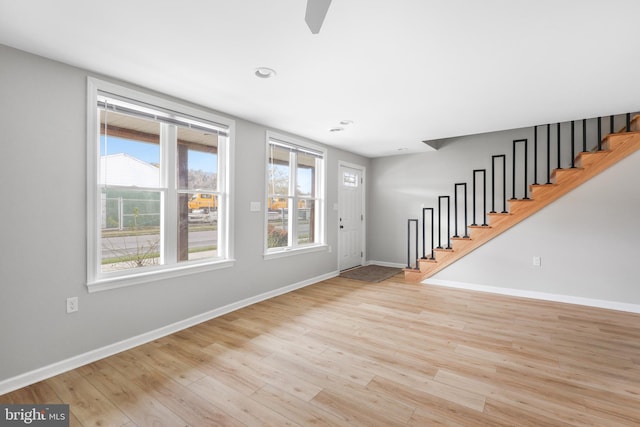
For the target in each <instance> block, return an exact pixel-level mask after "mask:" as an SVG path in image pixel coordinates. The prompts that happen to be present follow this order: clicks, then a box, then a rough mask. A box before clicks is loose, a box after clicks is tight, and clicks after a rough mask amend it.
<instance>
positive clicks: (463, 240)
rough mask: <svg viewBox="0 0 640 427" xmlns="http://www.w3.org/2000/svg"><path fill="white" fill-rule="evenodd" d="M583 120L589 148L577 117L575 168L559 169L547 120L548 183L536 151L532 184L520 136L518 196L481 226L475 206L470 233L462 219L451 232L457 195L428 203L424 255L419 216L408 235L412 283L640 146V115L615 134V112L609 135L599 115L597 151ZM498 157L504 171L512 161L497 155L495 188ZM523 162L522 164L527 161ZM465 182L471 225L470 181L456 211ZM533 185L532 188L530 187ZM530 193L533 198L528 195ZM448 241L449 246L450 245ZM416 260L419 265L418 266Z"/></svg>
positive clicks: (483, 172)
mask: <svg viewBox="0 0 640 427" xmlns="http://www.w3.org/2000/svg"><path fill="white" fill-rule="evenodd" d="M582 123H583V139H584V140H583V151H582V152H580V153H579V154H578V155H577V156H573V152H574V144H575V142H574V140H573V135H574V122H571V135H572V138H571V144H572V146H571V152H572V157H573V159H572V161H571V167H568V168H560V167H558V168H556V169H554V170H553V171H551V170H550V167H549V163H550V161H549V158H550V157H549V153H550V151H551V147H550V143H549V141H550V138H549V133H550V125H547V151H546V152H547V183H545V184H538V183H537V182H536V181H537V170H535V169H537V158H538V155H537V153H535V151H534V156H536V160H535V162H536V163H535V165H536V166H534V175H535V176H536V179H535V180H534V184H529V185H528V186H527V157H526V153H527V148H526V147H527V142H526V140H516V141H514V150H513V159H514V160H513V175H514V178H513V181H512V182H513V187H514V189H513V195H514V196H513V197H512V198H511V199H509V200H508V201H506V204H507V206H508V211H507V210H506V209H503V212H493V210H494V209H492V212H486V214H485V216H484V218H483V219H484V221H483V222H482V224H481V225H478V224H476V220H475V210H474V215H473V216H474V221H473V224H472V225H468V226H465V232H464V236H462V237H460V236H459V235H458V230H457V228H458V227H457V222H456V227H455V228H456V232H455V234H454V235H453V236H452V235H451V231H450V226H451V219H450V216H451V209H450V197H451V196H440V197H439V198H438V206H437V208H424V209H423V212H422V236H423V237H422V242H423V253H422V257H421V258H418V255H419V254H418V240H419V236H418V223H419V220H418V219H410V220H408V221H409V222H408V233H409V235H408V239H407V267H406V268H405V269H404V276H405V279H406V280H407V281H410V282H419V281H422V280H424V279H426V278H428V277H431V276H432V275H434V274H435V273H437V272H438V271H440V270H442V269H443V268H445V267H447V266H448V265H450V264H452V263H454V262H455V261H457V260H459V259H460V258H462V257H464V256H465V255H467V254H469V253H470V252H472V251H473V250H475V249H477V248H478V247H480V246H482V245H483V244H485V243H487V242H488V241H489V240H491V239H493V238H494V237H497V236H498V235H500V234H501V233H503V232H505V231H506V230H508V229H509V228H511V227H513V226H514V225H516V224H518V223H519V222H521V221H523V220H524V219H526V218H528V217H530V216H531V215H533V214H534V213H536V212H537V211H539V210H540V209H542V208H544V207H545V206H547V205H549V204H550V203H552V202H553V201H555V200H557V199H558V198H560V197H562V196H563V195H565V194H566V193H568V192H570V191H571V190H573V189H574V188H576V187H578V186H580V185H581V184H583V183H584V182H586V181H587V180H589V179H590V178H593V177H594V176H596V175H598V174H599V173H601V172H602V171H604V170H606V169H608V168H609V167H611V166H612V165H614V164H615V163H617V162H618V161H620V160H622V159H623V158H625V157H627V156H629V155H630V154H632V153H634V152H635V151H636V150H638V149H640V115H638V116H635V117H634V118H633V120H631V119H630V114H627V115H626V125H625V127H624V128H623V129H622V130H620V131H618V132H616V133H613V129H614V118H613V116H612V117H611V118H610V129H611V131H612V132H611V133H610V134H609V135H607V136H606V137H604V139H603V138H601V118H598V119H597V124H598V131H597V135H598V138H597V139H598V144H597V146H596V147H595V148H594V149H593V150H592V151H586V136H585V135H586V121H584V120H583V121H582ZM535 131H536V136H535V138H536V140H535V143H536V149H537V128H535ZM521 142H524V143H525V144H524V147H525V149H524V177H525V178H523V179H524V181H523V183H524V186H525V194H524V196H523V198H522V199H517V198H515V184H516V182H515V174H516V162H515V158H516V145H517V143H521ZM496 158H502V160H503V168H502V170H503V172H504V173H505V174H506V172H505V169H506V168H505V167H504V164H505V163H504V162H506V155H500V156H493V157H492V173H491V175H492V184H491V185H492V189H493V188H494V186H495V178H494V176H495V174H494V172H495V169H494V166H495V165H494V160H495V159H496ZM559 158H560V124H558V166H559V165H560V160H559ZM521 166H522V165H521ZM478 173H480V174H481V175H483V176H482V178H483V182H484V204H483V206H484V208H483V209H484V211H486V210H487V208H486V197H487V190H486V187H487V185H486V174H487V173H486V170H485V169H481V170H474V172H473V177H474V182H473V187H474V192H473V194H474V197H475V187H476V176H477V174H478ZM505 180H506V176H505V177H504V178H503V180H502V186H503V189H504V190H503V192H502V193H503V195H504V196H505V197H506V182H505ZM460 186H463V188H464V195H465V198H464V216H465V224H467V221H466V216H467V213H468V211H467V200H466V193H467V191H466V186H467V184H466V183H458V184H455V186H454V196H453V197H454V198H455V206H456V207H455V208H454V212H455V215H456V216H457V214H458V210H457V204H458V202H457V199H458V194H459V191H458V187H460ZM527 188H528V192H527V191H526V190H527ZM528 193H529V194H530V197H527V195H528ZM443 200H446V201H447V205H448V206H449V208H448V209H447V212H446V214H445V215H446V216H447V218H446V219H445V220H443V217H444V215H442V210H441V205H442V203H441V202H442V201H443ZM473 205H474V208H475V205H476V200H475V198H474V200H473ZM493 205H494V201H493V200H492V206H493ZM436 209H437V211H438V227H437V228H438V229H436V233H438V234H437V236H438V241H439V242H438V247H433V244H434V231H433V230H434V225H435V218H434V217H435V211H436ZM426 211H430V213H431V216H430V217H431V230H432V231H431V241H432V245H431V246H432V248H431V250H430V253H429V254H427V253H425V252H426V251H425V246H426V242H425V240H426V238H425V236H426V232H425V231H426V229H427V224H426V223H427V218H426V216H425V213H426ZM442 223H444V226H443V227H442V228H443V231H442V232H444V229H445V227H446V230H447V231H446V234H447V236H448V239H447V242H444V243H442V242H440V236H441V233H442V232H441V231H440V230H439V228H440V226H441V225H442ZM412 224H413V225H415V227H414V231H415V235H414V237H413V240H414V242H415V258H413V259H412V254H411V249H412V248H411V241H412V236H411V231H412ZM445 243H446V246H444V244H445ZM412 261H414V264H413V265H412Z"/></svg>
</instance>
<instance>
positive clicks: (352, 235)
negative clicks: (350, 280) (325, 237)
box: [338, 165, 364, 270]
mask: <svg viewBox="0 0 640 427" xmlns="http://www.w3.org/2000/svg"><path fill="white" fill-rule="evenodd" d="M339 173H340V176H339V177H338V182H339V185H340V192H339V199H338V202H339V203H338V204H339V208H338V215H339V218H338V225H339V227H340V228H339V230H338V234H339V237H338V241H339V245H340V247H339V249H338V256H339V258H340V260H339V264H340V265H339V267H340V270H346V269H348V268H351V267H356V266H359V265H362V262H363V261H364V258H363V257H364V248H363V240H364V239H363V237H364V203H363V201H362V199H363V194H364V192H363V186H364V169H360V168H358V167H350V166H346V165H340V168H339Z"/></svg>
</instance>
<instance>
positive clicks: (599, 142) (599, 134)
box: [598, 117, 602, 151]
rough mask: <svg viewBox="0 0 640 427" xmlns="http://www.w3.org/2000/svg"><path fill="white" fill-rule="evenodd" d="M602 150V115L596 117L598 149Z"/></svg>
mask: <svg viewBox="0 0 640 427" xmlns="http://www.w3.org/2000/svg"><path fill="white" fill-rule="evenodd" d="M601 150H602V117H598V151H601Z"/></svg>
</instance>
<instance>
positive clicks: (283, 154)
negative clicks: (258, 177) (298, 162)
mask: <svg viewBox="0 0 640 427" xmlns="http://www.w3.org/2000/svg"><path fill="white" fill-rule="evenodd" d="M268 174H269V176H268V183H267V186H268V192H269V196H275V195H282V196H288V195H289V181H290V172H289V150H288V149H286V148H282V147H279V146H276V145H269V170H268Z"/></svg>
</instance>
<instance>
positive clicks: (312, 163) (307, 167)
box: [296, 152, 316, 197]
mask: <svg viewBox="0 0 640 427" xmlns="http://www.w3.org/2000/svg"><path fill="white" fill-rule="evenodd" d="M296 157H297V163H298V167H297V173H296V194H297V195H298V196H306V197H315V196H316V195H315V188H316V186H315V180H316V157H315V156H312V155H309V154H306V153H304V152H298V153H297V156H296Z"/></svg>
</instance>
